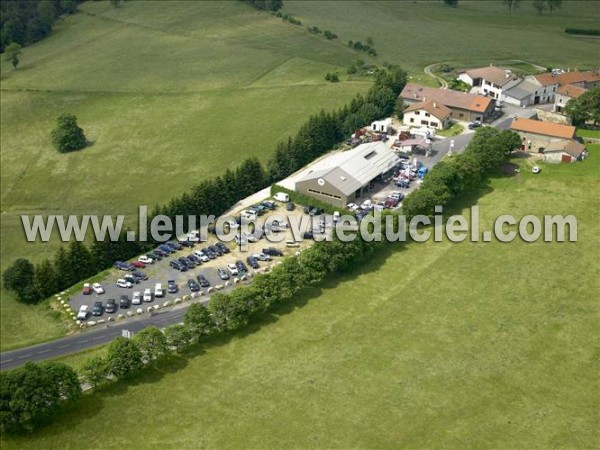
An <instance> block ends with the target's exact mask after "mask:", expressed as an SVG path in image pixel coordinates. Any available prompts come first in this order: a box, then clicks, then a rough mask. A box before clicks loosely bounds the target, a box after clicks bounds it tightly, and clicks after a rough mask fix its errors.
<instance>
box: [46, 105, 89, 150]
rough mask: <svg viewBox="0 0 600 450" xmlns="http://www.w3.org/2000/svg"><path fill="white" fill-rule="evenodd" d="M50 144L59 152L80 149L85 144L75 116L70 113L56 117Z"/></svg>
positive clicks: (83, 135)
mask: <svg viewBox="0 0 600 450" xmlns="http://www.w3.org/2000/svg"><path fill="white" fill-rule="evenodd" d="M52 144H53V145H54V147H55V148H56V149H57V150H58V151H59V152H61V153H66V152H72V151H75V150H80V149H82V148H83V147H85V146H86V144H87V141H86V138H85V134H84V133H83V129H82V128H81V127H80V126H79V125H77V117H75V116H74V115H72V114H62V115H60V116H59V117H58V120H57V126H56V128H55V129H54V130H53V131H52Z"/></svg>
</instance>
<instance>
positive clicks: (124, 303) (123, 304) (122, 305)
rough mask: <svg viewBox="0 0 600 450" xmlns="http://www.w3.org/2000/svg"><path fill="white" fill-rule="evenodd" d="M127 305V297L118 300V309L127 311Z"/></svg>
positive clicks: (128, 303)
mask: <svg viewBox="0 0 600 450" xmlns="http://www.w3.org/2000/svg"><path fill="white" fill-rule="evenodd" d="M129 305H130V302H129V297H127V296H126V295H121V299H120V300H119V307H120V308H121V309H128V308H129Z"/></svg>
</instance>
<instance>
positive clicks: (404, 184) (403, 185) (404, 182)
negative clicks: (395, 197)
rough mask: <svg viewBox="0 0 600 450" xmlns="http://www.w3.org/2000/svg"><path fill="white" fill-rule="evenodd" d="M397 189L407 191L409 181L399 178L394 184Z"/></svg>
mask: <svg viewBox="0 0 600 450" xmlns="http://www.w3.org/2000/svg"><path fill="white" fill-rule="evenodd" d="M394 184H395V185H396V186H397V187H399V188H404V189H407V188H409V187H410V180H409V179H408V178H401V179H399V180H397V181H396V182H395V183H394Z"/></svg>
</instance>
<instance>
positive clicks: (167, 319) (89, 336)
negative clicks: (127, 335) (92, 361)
mask: <svg viewBox="0 0 600 450" xmlns="http://www.w3.org/2000/svg"><path fill="white" fill-rule="evenodd" d="M206 302H208V298H206V299H203V300H202V303H206ZM189 305H190V304H182V305H181V306H179V307H177V308H176V309H172V310H168V311H167V310H165V311H160V312H159V311H157V312H156V313H155V314H154V315H152V316H147V315H145V317H144V318H143V319H138V320H132V321H128V322H119V323H116V322H111V323H109V324H106V325H103V326H102V328H93V329H89V330H88V331H85V332H83V333H77V334H75V335H73V336H68V337H65V338H61V339H58V340H55V341H50V342H46V343H43V344H38V345H34V346H31V347H26V348H23V349H19V350H13V351H10V352H5V353H2V354H1V355H0V368H1V370H8V369H14V368H15V367H18V366H20V365H21V364H24V363H25V362H26V361H43V360H46V359H50V358H57V357H59V356H65V355H68V354H71V353H77V352H81V351H83V350H87V349H90V348H93V347H97V346H99V345H102V344H106V343H108V342H110V341H112V340H113V339H114V338H116V337H118V336H121V335H122V332H123V330H129V331H133V332H134V333H135V332H136V331H140V330H142V329H143V328H145V327H147V326H150V325H156V326H157V327H159V328H163V327H166V326H167V325H171V324H174V323H180V322H183V316H184V315H185V313H186V311H187V309H188V307H189Z"/></svg>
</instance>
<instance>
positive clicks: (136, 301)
mask: <svg viewBox="0 0 600 450" xmlns="http://www.w3.org/2000/svg"><path fill="white" fill-rule="evenodd" d="M131 304H132V305H141V304H142V293H141V292H140V291H135V292H134V293H133V295H132V296H131Z"/></svg>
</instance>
